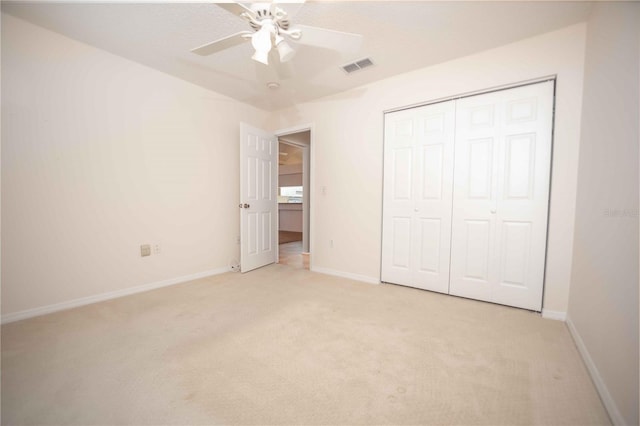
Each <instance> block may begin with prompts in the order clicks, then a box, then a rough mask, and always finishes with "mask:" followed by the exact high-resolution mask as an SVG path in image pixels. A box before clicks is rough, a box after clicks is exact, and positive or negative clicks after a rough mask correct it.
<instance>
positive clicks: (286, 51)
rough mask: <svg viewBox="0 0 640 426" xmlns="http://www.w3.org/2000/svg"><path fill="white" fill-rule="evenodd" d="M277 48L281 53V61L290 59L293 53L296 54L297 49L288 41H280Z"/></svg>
mask: <svg viewBox="0 0 640 426" xmlns="http://www.w3.org/2000/svg"><path fill="white" fill-rule="evenodd" d="M276 49H278V54H279V55H280V62H287V61H290V60H291V58H293V55H295V54H296V51H295V50H293V49H292V48H291V46H289V43H287V42H286V41H281V42H280V43H278V45H277V46H276Z"/></svg>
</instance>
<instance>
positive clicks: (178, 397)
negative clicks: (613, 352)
mask: <svg viewBox="0 0 640 426" xmlns="http://www.w3.org/2000/svg"><path fill="white" fill-rule="evenodd" d="M1 395H2V423H3V424H11V425H27V424H34V425H35V424H38V425H53V424H56V425H66V424H73V425H98V424H101V425H106V424H108V425H125V424H127V425H152V424H153V425H158V424H192V425H195V424H228V425H230V424H262V425H266V424H325V425H326V424H331V425H343V424H349V425H356V424H358V425H359V424H394V425H398V424H424V425H428V424H447V425H499V424H502V425H595V424H598V425H601V424H609V419H608V417H607V414H606V412H605V410H604V408H603V406H602V403H601V402H600V400H599V398H598V395H597V393H596V390H595V388H594V386H593V384H592V382H591V380H590V378H589V375H588V373H587V371H586V368H585V367H584V364H583V362H582V360H581V358H580V356H579V354H578V352H577V350H576V348H575V346H574V343H573V342H572V340H571V336H570V335H569V332H568V330H567V328H566V326H565V324H564V323H562V322H559V321H552V320H545V319H542V318H541V317H540V316H539V315H537V314H534V313H531V312H528V311H523V310H519V309H513V308H508V307H504V306H498V305H493V304H488V303H483V302H477V301H472V300H466V299H460V298H456V297H452V296H446V295H440V294H436V293H430V292H426V291H420V290H415V289H411V288H405V287H400V286H393V285H371V284H365V283H360V282H356V281H351V280H347V279H343V278H337V277H331V276H327V275H322V274H318V273H314V272H310V271H308V270H304V269H294V268H290V267H287V266H286V265H271V266H268V267H265V268H261V269H259V270H256V271H253V272H250V273H247V274H239V273H226V274H222V275H218V276H214V277H208V278H203V279H199V280H196V281H192V282H189V283H184V284H180V285H175V286H171V287H166V288H162V289H158V290H154V291H149V292H146V293H141V294H136V295H133V296H128V297H123V298H120V299H115V300H110V301H106V302H101V303H97V304H93V305H89V306H84V307H80V308H76V309H72V310H68V311H64V312H58V313H54V314H50V315H46V316H42V317H37V318H32V319H28V320H23V321H19V322H15V323H10V324H6V325H3V326H2V394H1Z"/></svg>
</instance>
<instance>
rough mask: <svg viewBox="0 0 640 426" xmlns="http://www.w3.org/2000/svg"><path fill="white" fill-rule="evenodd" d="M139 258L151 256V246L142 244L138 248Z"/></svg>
mask: <svg viewBox="0 0 640 426" xmlns="http://www.w3.org/2000/svg"><path fill="white" fill-rule="evenodd" d="M140 256H142V257H145V256H151V246H150V245H149V244H143V245H141V246H140Z"/></svg>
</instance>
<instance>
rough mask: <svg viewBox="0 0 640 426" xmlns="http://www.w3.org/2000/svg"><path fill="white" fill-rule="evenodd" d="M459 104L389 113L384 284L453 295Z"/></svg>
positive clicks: (383, 254)
mask: <svg viewBox="0 0 640 426" xmlns="http://www.w3.org/2000/svg"><path fill="white" fill-rule="evenodd" d="M454 118H455V104H454V102H453V101H448V102H442V103H438V104H432V105H427V106H423V107H419V108H412V109H408V110H404V111H399V112H395V113H392V114H387V116H386V121H385V156H384V170H385V179H384V214H383V237H382V239H383V244H382V264H383V267H382V281H385V282H391V283H396V284H404V285H409V286H412V287H417V288H422V289H425V290H432V291H438V292H441V293H447V292H448V290H449V249H450V243H451V200H452V192H451V191H452V187H453V180H452V179H453V138H454Z"/></svg>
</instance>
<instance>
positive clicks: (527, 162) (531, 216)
mask: <svg viewBox="0 0 640 426" xmlns="http://www.w3.org/2000/svg"><path fill="white" fill-rule="evenodd" d="M503 95H504V97H503V103H504V105H505V106H504V121H503V123H502V125H501V129H500V132H501V134H502V135H503V136H502V137H503V141H504V143H503V146H502V149H501V151H500V161H501V163H502V164H501V168H502V172H501V173H500V174H499V176H498V193H497V199H498V206H499V207H498V210H497V212H496V220H497V227H496V241H497V248H498V250H499V251H498V253H497V261H498V262H499V267H498V270H497V273H498V275H497V277H496V285H495V287H494V290H493V301H495V302H496V303H501V304H505V305H510V306H517V307H521V308H525V309H531V310H535V311H540V310H541V309H542V293H543V281H544V268H545V254H546V243H547V222H548V208H549V187H550V173H551V148H552V146H551V137H552V125H553V123H552V120H553V83H551V82H546V83H540V84H535V85H530V86H524V87H520V88H517V89H512V90H507V91H504V93H503Z"/></svg>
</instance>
